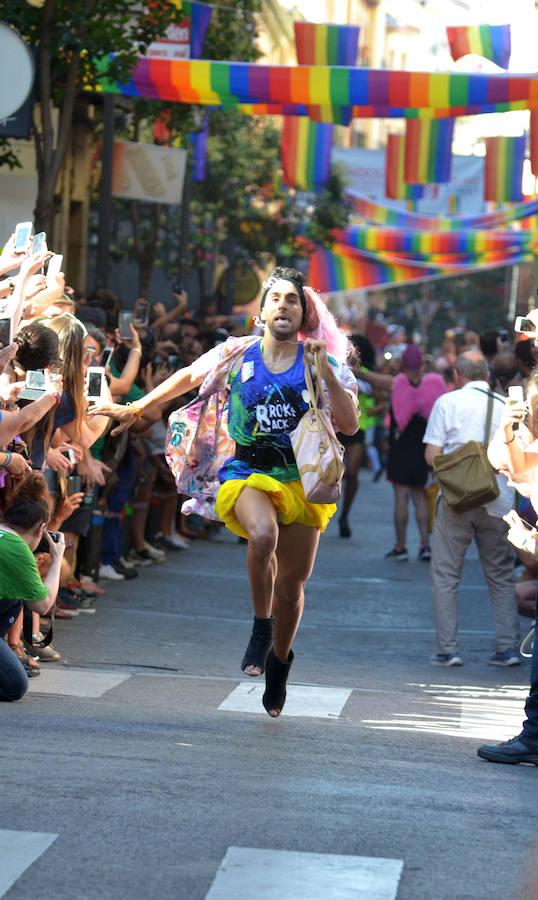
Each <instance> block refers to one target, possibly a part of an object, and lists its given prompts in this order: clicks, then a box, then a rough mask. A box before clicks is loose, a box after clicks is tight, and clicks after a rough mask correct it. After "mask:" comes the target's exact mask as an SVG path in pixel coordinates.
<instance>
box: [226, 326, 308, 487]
mask: <svg viewBox="0 0 538 900" xmlns="http://www.w3.org/2000/svg"><path fill="white" fill-rule="evenodd" d="M228 407H229V408H228V432H229V434H230V437H231V438H233V440H234V441H236V443H238V444H241V445H243V446H250V445H252V444H254V443H255V442H256V441H257V440H263V442H264V444H270V445H271V446H273V447H276V448H279V449H283V448H289V447H290V446H291V444H290V437H289V435H290V432H291V431H293V429H294V428H295V427H296V426H297V424H298V422H299V419H301V417H302V416H303V415H304V413H305V412H306V411H307V409H308V392H307V389H306V382H305V378H304V348H303V345H302V344H298V345H297V356H296V358H295V362H294V363H293V365H292V366H291V367H290V368H289V369H287V370H286V371H285V372H279V373H278V374H275V373H274V372H270V371H269V369H267V368H266V366H265V364H264V362H263V356H262V352H261V342H260V343H258V344H255V345H254V346H253V347H250V348H249V349H248V350H247V351H246V353H245V355H244V357H243V364H242V366H241V369H240V370H239V371H238V372H235V371H234V372H232V376H231V385H230V397H229V405H228ZM259 471H261V470H259V469H253V468H251V467H250V465H249V464H248V463H246V462H244V461H243V460H239V459H229V460H227V461H226V462H225V464H224V466H223V467H222V469H221V470H220V473H219V476H220V480H221V481H228V480H229V479H231V478H248V476H249V475H251V474H252V473H253V472H259ZM263 474H264V475H270V476H271V477H272V478H276V479H277V480H278V481H282V482H286V481H296V480H297V479H298V478H299V472H298V470H297V466H295V465H288V466H286V465H284V463H283V464H282V465H278V466H275V467H274V468H272V469H270V470H269V471H267V470H264V471H263Z"/></svg>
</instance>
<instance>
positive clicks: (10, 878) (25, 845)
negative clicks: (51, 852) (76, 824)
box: [0, 830, 58, 897]
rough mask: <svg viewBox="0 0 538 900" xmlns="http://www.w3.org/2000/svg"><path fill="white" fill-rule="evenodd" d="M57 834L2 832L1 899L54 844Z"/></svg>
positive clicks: (0, 852)
mask: <svg viewBox="0 0 538 900" xmlns="http://www.w3.org/2000/svg"><path fill="white" fill-rule="evenodd" d="M57 837H58V835H57V834H46V833H45V832H40V831H1V830H0V897H3V896H4V894H6V893H7V892H8V891H9V889H10V888H11V887H12V886H13V885H14V884H15V882H16V881H17V879H18V878H20V877H21V875H22V874H23V872H25V871H26V869H27V868H28V867H29V866H31V865H32V863H34V862H35V861H36V859H39V857H40V856H41V855H42V854H43V853H44V852H45V850H48V849H49V847H50V846H51V844H53V843H54V841H55V840H56V838H57Z"/></svg>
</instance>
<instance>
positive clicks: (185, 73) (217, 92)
mask: <svg viewBox="0 0 538 900" xmlns="http://www.w3.org/2000/svg"><path fill="white" fill-rule="evenodd" d="M107 67H108V60H107V59H105V60H103V61H102V64H101V71H102V76H101V78H100V80H99V85H98V89H100V90H103V91H108V92H111V93H116V94H124V95H126V96H131V97H146V98H147V99H150V100H168V101H171V102H176V103H196V104H200V105H207V106H222V107H224V108H229V107H234V108H235V107H237V106H239V107H240V108H242V109H244V111H245V112H250V113H252V114H253V115H260V114H265V115H270V114H274V115H282V114H283V112H285V114H288V115H308V108H309V107H311V106H321V107H324V108H326V109H330V108H334V109H341V108H342V107H343V108H348V107H351V108H352V115H353V116H354V117H358V116H360V117H362V118H379V117H383V118H411V119H416V118H421V117H424V118H428V119H429V118H447V117H454V116H464V115H478V114H482V113H490V112H509V111H510V110H517V109H538V77H537V76H536V75H516V74H513V75H512V74H509V73H506V72H502V73H493V74H491V73H485V72H477V73H474V72H473V73H471V74H467V73H463V72H448V73H447V72H392V71H390V70H388V69H379V70H377V69H366V68H351V67H344V66H262V65H258V64H252V63H244V62H227V61H218V62H214V61H209V60H201V59H174V60H168V59H147V58H145V57H143V58H141V59H140V61H139V62H138V63H137V65H136V67H135V69H134V71H133V72H132V75H131V77H130V79H129V81H128V82H127V83H126V84H119V83H118V82H116V81H111V80H110V79H107ZM90 89H91V88H88V90H90Z"/></svg>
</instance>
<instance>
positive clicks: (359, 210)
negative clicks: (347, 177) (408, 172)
mask: <svg viewBox="0 0 538 900" xmlns="http://www.w3.org/2000/svg"><path fill="white" fill-rule="evenodd" d="M346 196H347V198H348V200H349V202H350V203H351V205H352V207H353V210H354V211H355V213H356V214H357V215H358V216H359V217H360V218H361V219H363V220H364V221H365V222H371V223H372V224H374V225H391V226H395V227H396V228H409V229H413V230H415V229H418V230H421V231H459V230H461V229H465V228H499V227H502V226H505V225H509V224H510V223H511V222H517V221H521V220H524V219H529V218H530V217H531V216H535V215H537V214H538V200H529V201H527V202H526V203H518V204H515V205H514V206H510V207H506V208H504V209H498V210H495V212H490V213H481V214H479V215H471V216H469V215H467V216H427V215H424V214H423V213H420V214H417V213H410V212H406V211H405V210H402V209H392V208H391V207H389V206H386V205H385V204H383V203H377V202H376V201H374V200H370V198H369V197H365V196H363V195H362V194H355V193H353V191H347V192H346Z"/></svg>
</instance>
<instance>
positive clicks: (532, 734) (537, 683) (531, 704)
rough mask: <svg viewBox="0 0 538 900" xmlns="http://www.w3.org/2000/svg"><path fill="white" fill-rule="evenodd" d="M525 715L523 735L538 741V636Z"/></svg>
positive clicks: (533, 652) (535, 641)
mask: <svg viewBox="0 0 538 900" xmlns="http://www.w3.org/2000/svg"><path fill="white" fill-rule="evenodd" d="M525 715H526V716H527V718H526V719H525V721H524V722H523V731H522V732H521V737H522V738H523V739H525V738H527V740H529V741H538V638H537V636H536V635H535V636H534V644H533V648H532V660H531V691H530V694H529V696H528V697H527V702H526V703H525Z"/></svg>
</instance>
